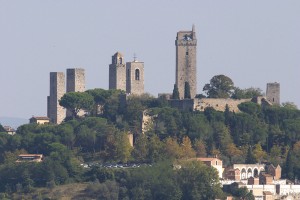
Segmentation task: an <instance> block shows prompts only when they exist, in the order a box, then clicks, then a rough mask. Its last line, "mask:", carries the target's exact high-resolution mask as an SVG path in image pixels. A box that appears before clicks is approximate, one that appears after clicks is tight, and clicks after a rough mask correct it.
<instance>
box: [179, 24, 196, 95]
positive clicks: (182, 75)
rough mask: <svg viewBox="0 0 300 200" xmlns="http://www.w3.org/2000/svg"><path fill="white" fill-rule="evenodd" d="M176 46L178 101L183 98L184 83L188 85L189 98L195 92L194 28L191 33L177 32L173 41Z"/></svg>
mask: <svg viewBox="0 0 300 200" xmlns="http://www.w3.org/2000/svg"><path fill="white" fill-rule="evenodd" d="M175 45H176V85H177V87H178V90H179V97H180V99H183V98H184V88H185V82H188V83H189V85H190V93H191V98H194V97H195V96H196V92H197V69H196V68H197V67H196V57H197V39H196V33H195V26H194V25H193V29H192V31H179V32H177V37H176V40H175Z"/></svg>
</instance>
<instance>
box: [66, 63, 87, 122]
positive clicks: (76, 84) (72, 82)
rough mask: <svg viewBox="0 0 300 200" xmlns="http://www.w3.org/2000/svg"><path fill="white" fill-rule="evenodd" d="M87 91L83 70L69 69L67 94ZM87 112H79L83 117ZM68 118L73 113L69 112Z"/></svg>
mask: <svg viewBox="0 0 300 200" xmlns="http://www.w3.org/2000/svg"><path fill="white" fill-rule="evenodd" d="M84 91H85V74H84V69H82V68H73V69H67V92H84ZM84 114H85V112H84V111H83V110H81V111H79V113H78V115H79V116H83V115H84ZM66 115H67V117H70V116H72V113H71V112H70V111H69V110H67V113H66Z"/></svg>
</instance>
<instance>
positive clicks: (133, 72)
mask: <svg viewBox="0 0 300 200" xmlns="http://www.w3.org/2000/svg"><path fill="white" fill-rule="evenodd" d="M126 93H128V94H136V95H141V94H143V93H144V62H139V61H137V60H136V59H134V61H133V62H127V63H126Z"/></svg>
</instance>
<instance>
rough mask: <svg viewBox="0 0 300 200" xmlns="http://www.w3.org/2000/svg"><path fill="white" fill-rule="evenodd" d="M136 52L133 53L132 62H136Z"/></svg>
mask: <svg viewBox="0 0 300 200" xmlns="http://www.w3.org/2000/svg"><path fill="white" fill-rule="evenodd" d="M136 58H137V57H136V53H134V54H133V62H136Z"/></svg>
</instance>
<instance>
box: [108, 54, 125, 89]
mask: <svg viewBox="0 0 300 200" xmlns="http://www.w3.org/2000/svg"><path fill="white" fill-rule="evenodd" d="M109 89H120V90H123V91H126V65H125V62H124V57H123V55H122V54H121V53H119V52H117V53H115V54H114V55H113V56H112V62H111V64H110V65H109Z"/></svg>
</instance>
